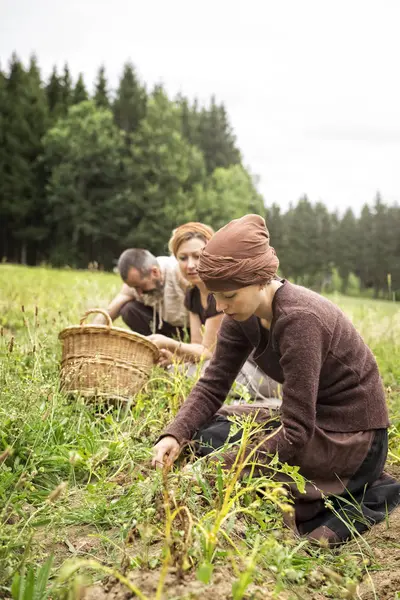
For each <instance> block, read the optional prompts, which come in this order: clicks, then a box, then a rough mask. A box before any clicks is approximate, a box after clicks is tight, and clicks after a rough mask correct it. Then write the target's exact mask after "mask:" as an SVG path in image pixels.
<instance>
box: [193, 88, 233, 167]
mask: <svg viewBox="0 0 400 600" xmlns="http://www.w3.org/2000/svg"><path fill="white" fill-rule="evenodd" d="M197 144H198V146H199V147H200V149H201V150H202V151H203V154H204V158H205V161H206V166H207V172H208V173H212V172H213V171H214V169H216V168H217V167H229V166H230V165H235V164H240V163H241V156H240V152H239V150H238V148H237V147H236V139H235V136H234V134H233V131H232V128H231V126H230V124H229V120H228V116H227V113H226V110H225V107H224V105H223V104H221V105H220V106H217V104H216V102H215V98H214V97H212V99H211V106H210V109H209V110H207V109H205V108H203V110H202V111H201V112H200V114H199V124H198V132H197Z"/></svg>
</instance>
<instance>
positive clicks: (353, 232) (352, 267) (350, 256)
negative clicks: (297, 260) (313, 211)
mask: <svg viewBox="0 0 400 600" xmlns="http://www.w3.org/2000/svg"><path fill="white" fill-rule="evenodd" d="M358 251H359V245H358V228H357V220H356V218H355V216H354V213H353V211H352V209H351V208H349V209H348V210H347V211H346V212H345V214H344V215H343V218H342V219H341V220H340V223H339V226H338V228H337V230H336V235H335V263H336V266H337V269H338V272H339V275H340V277H341V279H342V290H341V291H342V293H343V294H345V293H346V292H347V287H348V283H349V276H350V273H352V272H353V273H354V272H355V271H356V267H357V257H358Z"/></svg>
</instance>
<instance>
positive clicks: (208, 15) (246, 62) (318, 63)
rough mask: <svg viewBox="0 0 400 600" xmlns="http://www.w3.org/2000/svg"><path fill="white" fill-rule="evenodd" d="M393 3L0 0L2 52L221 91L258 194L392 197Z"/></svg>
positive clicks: (395, 160) (397, 181)
mask: <svg viewBox="0 0 400 600" xmlns="http://www.w3.org/2000/svg"><path fill="white" fill-rule="evenodd" d="M399 27H400V1H399V0H377V1H375V0H331V1H330V2H328V1H327V0H286V1H285V0H272V1H271V0H242V1H237V0H202V1H201V2H194V1H193V0H140V1H139V0H0V60H1V64H2V66H3V68H4V66H5V64H6V63H7V62H8V59H9V57H10V55H11V53H12V51H13V50H16V52H17V54H18V55H19V56H20V58H21V59H23V60H24V61H27V60H28V57H29V55H30V53H31V52H32V51H34V52H35V53H36V54H37V56H38V59H39V65H40V66H41V67H42V70H43V75H45V76H47V75H48V74H49V73H50V71H51V68H52V66H53V64H55V63H56V64H57V65H58V66H59V67H60V68H62V66H63V64H64V62H65V61H68V63H69V66H70V69H71V72H72V75H73V76H75V77H76V76H77V75H78V73H79V71H82V72H83V73H84V75H85V80H86V83H87V85H89V86H90V84H91V83H92V82H93V80H94V77H95V74H96V71H97V69H98V67H99V66H100V64H101V63H104V64H105V66H106V70H107V76H108V80H109V82H110V83H111V85H112V87H113V88H115V87H116V85H117V81H118V77H119V75H120V74H121V71H122V66H123V63H124V62H125V61H126V60H128V59H131V60H132V61H133V62H134V64H135V66H136V67H137V70H138V72H139V75H140V76H141V78H142V80H144V81H145V82H146V84H147V85H148V87H152V86H153V85H154V84H155V83H157V82H163V83H164V85H165V87H166V89H167V91H168V92H169V93H170V94H171V95H175V94H176V93H177V92H182V93H184V94H185V95H186V96H188V97H189V98H194V97H195V96H197V97H198V98H199V99H200V100H201V101H205V100H208V99H209V98H210V96H211V95H212V94H213V93H214V94H215V95H216V97H217V101H223V102H224V103H225V105H226V107H227V109H228V113H229V115H230V118H231V122H232V123H233V126H234V130H235V133H236V135H237V138H238V144H239V147H240V149H241V150H242V153H243V155H244V161H245V164H246V165H247V166H248V167H249V168H250V170H251V171H252V172H253V173H255V174H257V175H259V176H260V183H259V189H260V191H261V192H262V194H263V195H264V198H265V201H266V204H267V205H268V204H270V203H272V202H273V201H275V202H277V203H278V204H280V205H281V206H282V207H283V208H286V207H287V206H288V204H289V202H296V201H297V200H298V198H299V197H300V196H301V195H303V194H304V193H306V194H307V195H308V196H309V198H310V199H311V200H312V201H317V200H322V201H323V202H325V204H327V205H328V206H329V208H330V209H333V208H339V209H340V211H343V210H344V209H345V208H347V207H348V206H352V207H353V208H354V209H356V210H358V209H359V208H360V207H361V205H362V204H363V203H364V202H369V203H371V202H372V201H373V199H374V196H375V194H376V191H377V190H380V192H381V193H382V196H383V199H384V200H385V201H386V202H390V203H391V202H395V201H400V168H399V167H400V164H399V163H400V69H399V58H400V35H399Z"/></svg>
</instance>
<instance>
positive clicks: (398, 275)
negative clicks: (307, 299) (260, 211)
mask: <svg viewBox="0 0 400 600" xmlns="http://www.w3.org/2000/svg"><path fill="white" fill-rule="evenodd" d="M266 219H267V223H268V226H269V229H270V232H271V239H272V245H273V246H274V247H275V249H276V251H277V254H278V256H279V259H280V261H281V271H282V273H283V274H284V275H285V276H286V277H288V278H290V279H291V280H292V281H295V282H298V283H301V284H303V285H306V286H307V287H311V288H314V289H316V290H324V291H341V292H342V293H345V294H346V293H349V294H352V295H356V294H360V293H361V294H363V293H368V294H369V295H373V296H374V297H375V298H377V297H382V298H389V299H393V298H396V299H397V300H400V207H399V206H398V205H394V206H388V205H386V204H385V203H384V202H383V200H382V198H381V196H380V194H379V193H378V194H377V196H376V198H375V202H374V203H373V205H372V206H371V207H370V206H369V205H368V204H365V205H364V206H363V208H362V210H361V214H360V216H358V217H356V216H355V214H354V212H353V211H352V209H351V208H349V209H348V210H347V211H346V212H345V213H344V215H343V216H339V215H338V214H337V213H336V212H333V213H330V212H329V211H328V210H327V208H326V206H325V205H324V204H323V203H321V202H319V203H317V204H315V205H313V204H311V203H310V202H309V200H308V199H307V197H304V198H301V199H300V200H299V202H298V203H297V205H296V206H291V207H290V208H289V210H287V211H286V212H285V213H282V212H281V210H280V208H279V206H277V205H275V204H274V205H272V206H271V207H270V208H267V209H266Z"/></svg>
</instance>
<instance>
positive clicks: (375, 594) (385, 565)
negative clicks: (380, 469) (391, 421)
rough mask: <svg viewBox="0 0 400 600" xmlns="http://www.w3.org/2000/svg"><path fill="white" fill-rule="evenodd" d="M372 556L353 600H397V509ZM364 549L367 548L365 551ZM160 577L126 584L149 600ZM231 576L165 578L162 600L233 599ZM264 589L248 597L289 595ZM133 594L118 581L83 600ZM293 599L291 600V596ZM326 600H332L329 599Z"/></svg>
mask: <svg viewBox="0 0 400 600" xmlns="http://www.w3.org/2000/svg"><path fill="white" fill-rule="evenodd" d="M388 470H389V472H390V473H391V475H393V476H394V477H396V478H397V479H400V467H392V468H390V469H388ZM364 538H365V540H366V542H367V544H368V546H369V548H370V549H371V552H372V553H373V554H372V555H371V565H372V566H371V568H370V569H369V571H368V573H367V574H366V576H365V577H364V580H363V581H362V582H361V583H360V585H359V587H358V590H357V595H356V596H355V599H354V600H356V599H357V600H400V507H399V508H397V509H396V510H395V511H393V512H392V513H391V515H389V518H388V521H387V522H386V521H385V522H383V523H380V524H379V525H376V526H375V527H373V528H372V530H371V531H369V532H368V533H367V534H365V536H364ZM366 548H367V547H366ZM159 577H160V573H159V571H158V570H156V571H143V570H142V571H140V572H138V571H135V572H133V573H131V574H130V575H129V580H130V581H131V582H132V583H133V584H134V585H135V586H137V588H139V590H140V591H141V592H142V594H143V595H144V596H145V597H146V599H148V600H152V599H153V598H155V595H156V590H157V585H158V581H159ZM234 579H235V578H234V576H233V574H232V573H231V572H230V571H229V569H226V568H225V569H220V570H217V571H216V573H215V574H214V576H213V582H212V584H211V585H210V586H206V585H204V584H203V583H201V582H199V581H198V580H197V579H196V575H195V573H191V574H189V575H186V576H185V579H183V580H179V579H178V578H177V575H176V574H175V573H173V572H172V573H169V574H168V575H167V578H166V581H165V584H164V590H165V593H164V594H163V596H162V599H163V600H178V599H179V600H184V599H185V600H186V599H187V600H189V599H190V600H192V599H203V598H206V597H207V595H210V594H211V595H212V600H230V599H231V598H232V581H233V580H234ZM266 588H269V589H272V588H273V585H272V582H271V584H270V585H268V583H267V582H266V586H265V588H259V587H257V586H250V587H249V588H248V590H247V596H246V597H249V598H251V599H252V600H261V599H263V600H268V599H269V598H270V599H271V600H272V598H274V600H276V599H278V600H288V599H289V598H290V594H289V593H287V594H286V593H284V592H281V593H280V594H279V596H273V595H272V594H271V593H270V592H268V591H267V590H266ZM135 597H136V596H134V595H133V593H132V592H130V591H129V590H127V588H126V587H125V586H123V585H121V584H120V583H119V582H117V581H115V580H114V581H113V580H109V581H108V582H107V583H105V584H103V585H97V586H93V587H92V588H90V589H88V590H87V591H86V593H85V595H84V600H128V599H129V600H130V599H133V598H135ZM291 597H293V596H291ZM305 598H308V599H309V600H311V599H312V600H328V598H327V597H326V596H325V595H323V594H319V593H318V592H314V593H312V592H310V595H308V596H305ZM329 600H332V599H331V598H330V599H329Z"/></svg>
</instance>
